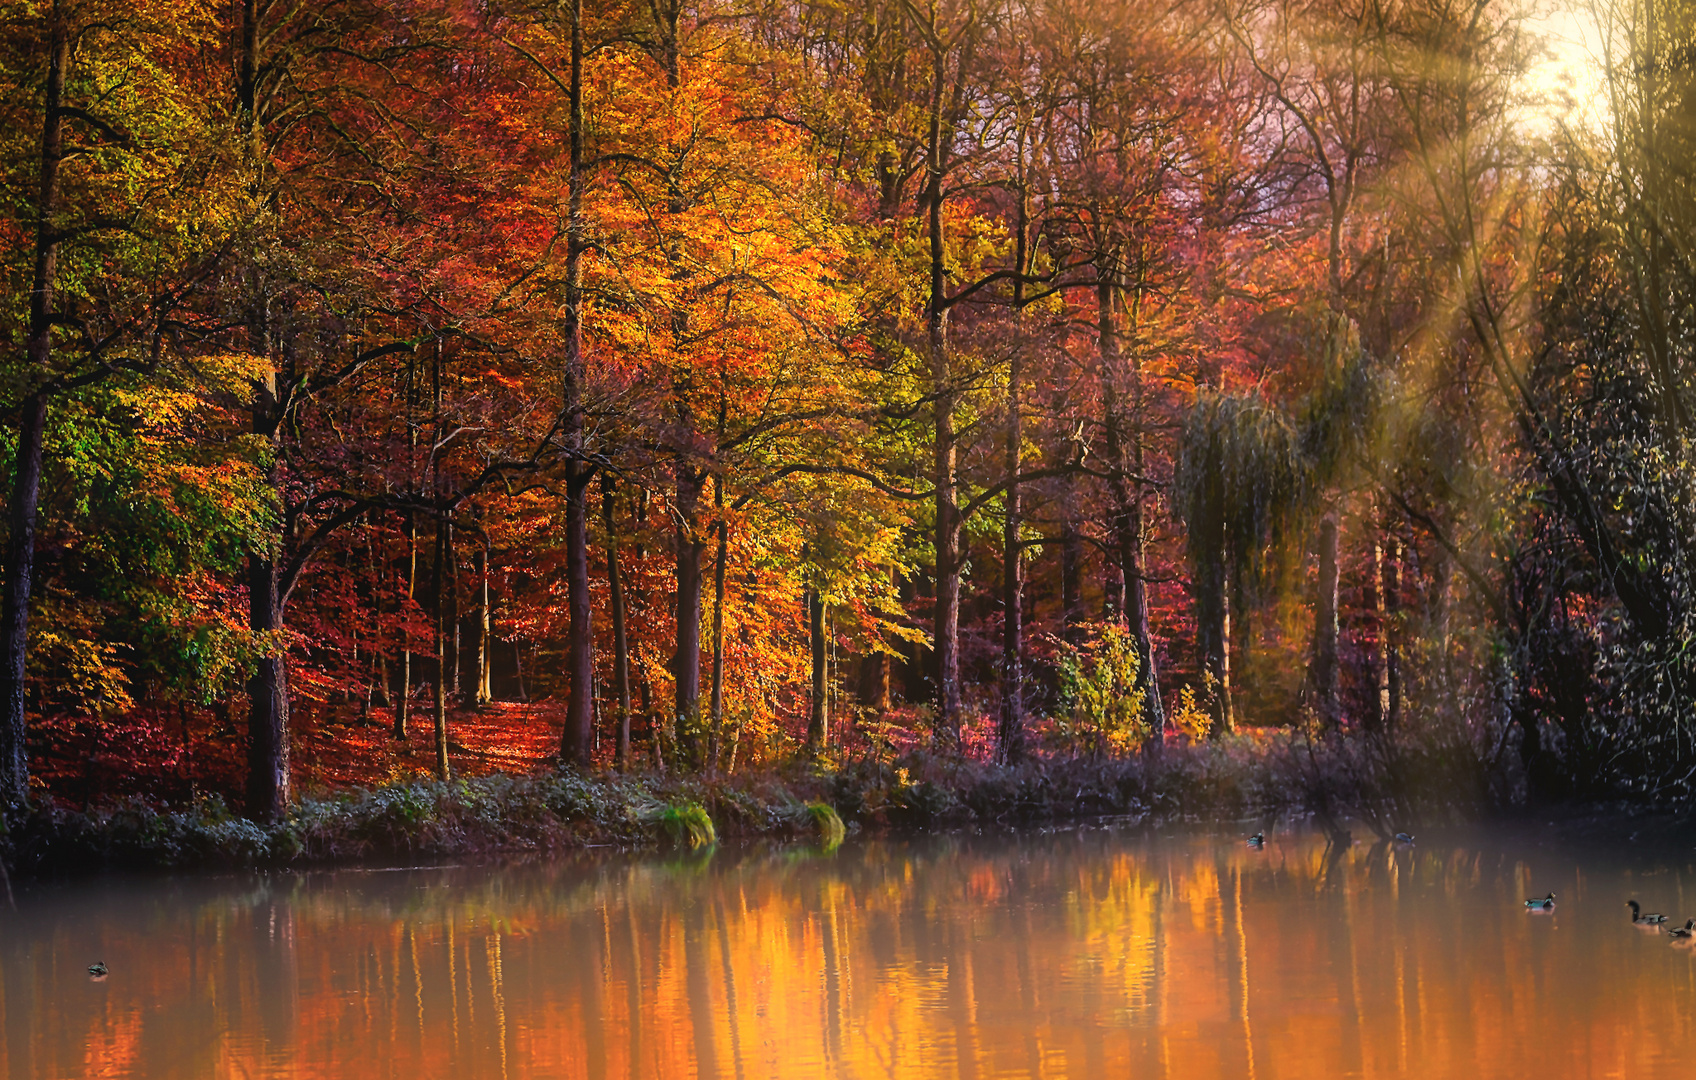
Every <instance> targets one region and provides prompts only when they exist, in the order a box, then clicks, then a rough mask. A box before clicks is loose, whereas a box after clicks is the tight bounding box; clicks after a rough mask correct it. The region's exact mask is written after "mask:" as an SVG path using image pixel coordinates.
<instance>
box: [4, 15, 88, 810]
mask: <svg viewBox="0 0 1696 1080" xmlns="http://www.w3.org/2000/svg"><path fill="white" fill-rule="evenodd" d="M50 18H51V19H52V28H51V30H50V32H49V39H48V50H47V81H46V86H45V91H46V101H45V106H46V112H45V114H44V119H43V121H42V126H41V159H40V166H41V168H40V174H39V176H38V181H39V183H38V186H37V189H36V228H35V265H34V270H33V273H32V275H31V279H30V292H29V336H28V339H27V341H26V342H25V345H24V355H25V359H26V360H27V362H28V369H27V373H26V377H27V378H28V379H30V380H31V381H35V380H41V379H44V378H45V377H46V376H47V375H48V374H49V366H48V365H49V363H50V361H51V360H52V354H53V324H52V315H53V303H54V293H55V290H56V287H57V282H58V264H59V240H58V233H57V231H56V226H55V225H54V222H53V211H54V208H55V205H56V204H57V203H58V201H59V164H60V162H61V161H62V160H63V159H64V144H65V114H64V112H62V111H61V108H62V106H61V99H62V98H63V96H64V91H65V69H66V67H67V66H68V65H69V64H70V57H71V41H70V34H69V31H68V28H67V27H66V25H65V21H64V17H63V16H62V15H61V14H60V12H59V10H58V5H57V4H55V5H53V12H52V15H51V16H50ZM46 428H47V392H46V390H45V389H37V390H36V391H35V392H34V393H32V394H30V396H29V397H27V398H25V399H24V401H23V404H22V406H21V408H20V409H19V417H18V452H17V464H16V475H15V477H14V479H13V483H12V505H11V506H10V507H9V509H10V511H11V512H10V515H9V516H10V518H11V521H10V525H11V531H10V535H9V536H8V543H7V552H6V562H7V567H6V571H7V572H6V595H5V600H4V604H3V606H0V623H3V626H0V647H3V648H4V649H5V656H4V658H0V709H3V710H4V715H3V716H0V811H10V810H12V809H13V808H19V807H23V806H25V805H27V804H28V802H29V726H28V723H27V721H26V719H25V716H24V679H25V671H26V667H27V661H28V658H29V607H30V593H31V590H32V587H33V586H34V583H35V521H36V508H37V505H38V503H39V500H40V495H41V468H42V458H43V450H44V446H45V435H46Z"/></svg>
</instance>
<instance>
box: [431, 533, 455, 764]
mask: <svg viewBox="0 0 1696 1080" xmlns="http://www.w3.org/2000/svg"><path fill="white" fill-rule="evenodd" d="M452 529H453V526H452V525H451V524H450V523H449V522H448V519H447V515H446V514H438V515H437V517H436V559H435V564H434V566H433V567H432V568H431V571H430V594H431V598H432V600H433V601H434V603H432V604H431V607H432V608H433V609H434V610H433V611H432V612H431V616H432V618H431V622H432V623H433V624H434V626H433V631H432V632H433V636H434V638H435V654H436V672H435V675H436V680H435V681H436V687H435V691H436V692H435V698H436V700H435V709H434V710H433V711H432V712H433V719H434V721H435V735H436V779H438V780H447V779H450V778H451V777H452V775H453V774H452V770H451V769H450V768H449V767H448V687H447V674H448V657H447V647H448V646H447V643H448V628H447V603H446V600H447V561H448V559H449V557H450V555H449V553H450V552H451V551H452V549H453V540H452Z"/></svg>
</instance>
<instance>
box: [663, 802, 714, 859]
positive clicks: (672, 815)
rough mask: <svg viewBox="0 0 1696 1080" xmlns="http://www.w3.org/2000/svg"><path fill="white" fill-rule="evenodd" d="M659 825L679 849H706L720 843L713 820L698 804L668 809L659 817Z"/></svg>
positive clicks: (669, 807)
mask: <svg viewBox="0 0 1696 1080" xmlns="http://www.w3.org/2000/svg"><path fill="white" fill-rule="evenodd" d="M659 824H660V828H661V829H663V830H664V831H665V834H666V835H667V836H669V837H671V842H672V843H674V844H676V845H678V846H679V847H687V848H690V849H696V848H706V847H712V846H713V845H714V844H716V843H718V833H717V832H716V831H715V830H714V829H713V819H712V818H711V817H709V816H707V812H706V810H705V809H703V808H702V807H701V806H700V805H699V804H696V803H689V804H686V805H682V806H668V807H666V808H665V809H664V810H663V811H661V813H660V815H659Z"/></svg>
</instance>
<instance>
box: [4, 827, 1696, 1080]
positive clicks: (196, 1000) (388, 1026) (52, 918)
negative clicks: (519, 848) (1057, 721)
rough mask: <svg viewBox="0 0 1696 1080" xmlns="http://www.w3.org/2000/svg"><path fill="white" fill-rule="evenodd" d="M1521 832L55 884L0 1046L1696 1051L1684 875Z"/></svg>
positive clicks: (863, 1068)
mask: <svg viewBox="0 0 1696 1080" xmlns="http://www.w3.org/2000/svg"><path fill="white" fill-rule="evenodd" d="M1526 859H1527V860H1528V861H1522V860H1521V859H1520V857H1519V856H1517V855H1510V854H1508V853H1506V852H1504V851H1503V850H1500V849H1496V848H1493V847H1491V846H1490V845H1489V844H1488V843H1487V842H1482V841H1481V842H1479V843H1477V844H1474V845H1472V846H1455V847H1443V846H1438V845H1426V846H1422V847H1420V848H1417V849H1413V850H1400V851H1392V850H1388V849H1385V848H1382V847H1367V846H1365V845H1357V846H1355V847H1352V848H1348V849H1329V850H1328V849H1327V848H1326V847H1325V845H1324V843H1323V842H1322V841H1321V840H1319V839H1318V838H1311V837H1286V838H1275V839H1274V841H1273V842H1272V843H1271V844H1269V846H1268V848H1267V850H1265V851H1254V850H1250V849H1248V848H1246V847H1245V846H1244V845H1242V844H1241V842H1240V841H1238V840H1235V839H1220V840H1209V839H1207V838H1204V837H1191V836H1180V837H1156V836H1151V835H1146V834H1142V833H1138V832H1114V831H1111V830H1096V831H1082V832H1061V833H1051V834H1043V835H1031V836H1025V837H1022V838H995V839H987V838H944V839H940V840H932V841H926V842H922V843H913V844H901V843H868V844H851V845H849V846H848V847H845V848H844V849H842V850H841V851H839V852H838V853H836V854H835V855H830V856H820V855H814V854H808V853H805V852H795V851H770V850H757V851H741V852H737V851H720V852H718V853H716V854H714V855H712V856H710V857H705V858H699V859H685V860H676V859H673V860H654V859H636V858H622V857H613V858H607V859H602V860H589V859H576V860H567V861H563V862H554V863H525V864H514V865H504V866H495V867H480V868H472V867H464V868H446V869H428V870H409V871H396V872H338V873H316V874H302V875H277V876H273V877H270V878H263V879H233V878H222V879H207V878H183V879H176V880H168V881H160V880H130V881H105V882H100V883H96V884H83V885H76V886H62V887H42V888H38V889H35V890H32V891H28V892H25V893H24V894H22V895H20V896H19V898H18V910H17V911H16V912H6V913H4V914H0V1017H3V1027H0V1035H3V1038H0V1072H3V1075H5V1076H7V1077H13V1078H37V1077H41V1078H46V1077H96V1076H99V1077H106V1076H111V1077H132V1076H133V1077H179V1076H180V1077H208V1076H220V1077H221V1076H229V1077H262V1076H288V1077H318V1076H322V1077H349V1076H352V1077H358V1078H360V1080H366V1078H371V1080H375V1078H378V1077H407V1078H416V1077H434V1076H440V1077H596V1078H598V1077H693V1076H702V1077H707V1076H711V1077H735V1078H746V1077H811V1076H818V1077H881V1076H901V1077H931V1076H946V1077H956V1076H958V1077H1000V1076H1018V1077H1068V1076H1070V1077H1099V1076H1137V1077H1142V1076H1151V1077H1156V1076H1157V1077H1166V1076H1170V1077H1184V1078H1206V1077H1232V1078H1236V1077H1248V1078H1253V1080H1270V1078H1283V1077H1336V1076H1361V1077H1399V1076H1409V1075H1415V1074H1417V1075H1420V1076H1423V1077H1446V1076H1455V1077H1462V1076H1464V1077H1471V1076H1486V1077H1489V1076H1501V1077H1509V1076H1513V1077H1519V1076H1528V1075H1532V1074H1534V1073H1541V1074H1543V1075H1545V1076H1550V1077H1604V1076H1627V1077H1654V1076H1675V1075H1677V1076H1684V1075H1689V1073H1690V1071H1691V1069H1690V1067H1689V1066H1688V1065H1687V1064H1686V1061H1687V1060H1688V1059H1689V1058H1690V1052H1691V1050H1692V1049H1696V1035H1693V1028H1692V1024H1693V1017H1696V999H1693V998H1692V990H1693V988H1696V977H1693V973H1696V953H1693V951H1692V950H1687V949H1680V948H1677V947H1675V946H1672V945H1671V944H1670V943H1669V941H1668V939H1667V938H1666V937H1665V936H1664V935H1655V934H1646V933H1642V932H1640V931H1636V930H1634V929H1633V928H1632V927H1631V926H1630V925H1629V922H1628V917H1627V912H1626V909H1625V906H1624V901H1625V900H1626V899H1627V898H1628V897H1632V896H1636V897H1638V898H1639V899H1641V900H1643V901H1644V902H1645V904H1646V905H1647V906H1649V907H1651V908H1659V909H1661V910H1666V911H1668V912H1669V913H1672V914H1675V915H1681V914H1682V913H1684V912H1685V911H1686V908H1685V906H1684V903H1683V901H1684V897H1683V884H1684V881H1685V880H1686V878H1687V876H1688V868H1687V867H1685V866H1682V865H1674V866H1661V867H1657V866H1656V865H1654V864H1653V863H1651V862H1647V861H1645V862H1643V863H1641V864H1634V863H1633V862H1632V861H1630V860H1629V859H1628V858H1624V857H1616V856H1607V855H1604V856H1597V857H1591V858H1589V859H1584V860H1581V859H1579V858H1577V857H1574V856H1571V855H1561V856H1552V855H1548V854H1545V853H1534V854H1532V855H1530V856H1527V857H1526ZM1549 889H1553V890H1554V891H1555V892H1556V894H1557V895H1558V896H1559V897H1560V903H1559V906H1558V907H1557V909H1556V911H1555V912H1554V913H1553V914H1551V915H1547V916H1543V915H1528V914H1527V913H1526V912H1525V911H1524V908H1523V905H1522V903H1521V898H1522V897H1524V896H1528V895H1532V894H1533V893H1535V894H1537V895H1541V893H1542V892H1544V891H1547V890H1549ZM1692 900H1693V901H1696V897H1693V898H1692ZM102 959H103V960H105V961H106V962H107V964H108V965H109V966H110V969H111V975H110V976H109V977H108V978H107V979H106V980H104V981H102V982H92V981H90V979H89V977H88V975H87V973H86V971H85V968H86V967H87V965H88V964H89V963H91V962H92V961H94V960H102Z"/></svg>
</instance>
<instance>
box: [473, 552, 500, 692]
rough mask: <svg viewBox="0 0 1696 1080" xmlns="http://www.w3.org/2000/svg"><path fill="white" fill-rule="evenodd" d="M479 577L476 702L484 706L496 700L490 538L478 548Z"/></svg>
mask: <svg viewBox="0 0 1696 1080" xmlns="http://www.w3.org/2000/svg"><path fill="white" fill-rule="evenodd" d="M477 578H478V580H479V581H480V582H481V583H482V585H481V596H480V598H479V599H478V602H477V696H476V699H475V701H474V704H475V705H476V706H477V708H479V709H480V708H483V707H484V706H485V705H488V704H489V703H490V702H491V701H493V700H494V698H495V695H494V679H493V677H492V672H491V668H492V667H493V664H492V663H491V660H492V659H493V657H492V656H491V655H490V652H489V649H490V647H491V646H492V645H493V644H494V642H493V640H492V634H493V630H494V623H493V620H492V618H491V612H490V609H489V538H488V537H487V536H485V537H483V543H482V544H481V545H480V546H479V547H478V548H477Z"/></svg>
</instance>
